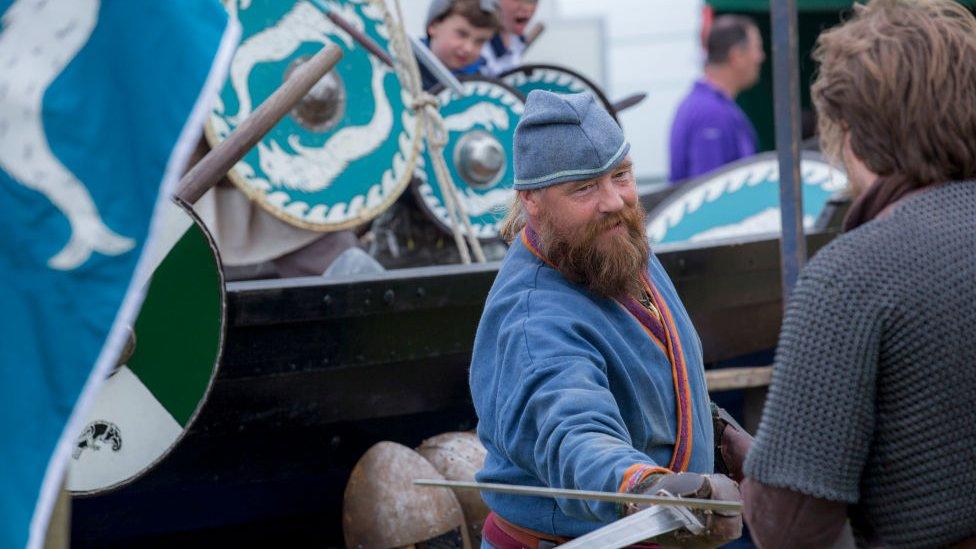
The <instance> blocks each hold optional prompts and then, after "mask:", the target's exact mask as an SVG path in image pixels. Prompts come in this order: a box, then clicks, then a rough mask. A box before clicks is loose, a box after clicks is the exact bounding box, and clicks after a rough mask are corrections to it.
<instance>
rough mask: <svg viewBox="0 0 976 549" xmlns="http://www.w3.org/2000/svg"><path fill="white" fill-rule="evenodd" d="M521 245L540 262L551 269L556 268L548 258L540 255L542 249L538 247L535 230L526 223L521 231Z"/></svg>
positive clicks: (537, 235) (537, 234)
mask: <svg viewBox="0 0 976 549" xmlns="http://www.w3.org/2000/svg"><path fill="white" fill-rule="evenodd" d="M522 244H524V245H525V247H526V248H528V249H529V251H530V252H532V255H534V256H536V257H538V258H539V260H540V261H542V262H543V263H545V264H546V265H549V266H550V267H552V268H553V269H555V268H556V265H555V264H554V263H553V262H551V261H549V258H547V257H546V256H544V255H542V247H541V246H540V245H539V233H537V232H535V229H533V228H532V225H531V224H529V223H526V224H525V228H523V229H522Z"/></svg>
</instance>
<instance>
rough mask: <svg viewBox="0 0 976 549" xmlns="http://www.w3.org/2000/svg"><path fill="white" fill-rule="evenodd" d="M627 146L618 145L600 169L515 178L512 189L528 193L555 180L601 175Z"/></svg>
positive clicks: (552, 183) (619, 156)
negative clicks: (530, 177)
mask: <svg viewBox="0 0 976 549" xmlns="http://www.w3.org/2000/svg"><path fill="white" fill-rule="evenodd" d="M629 146H630V144H629V143H627V141H626V140H625V141H624V142H623V143H621V144H620V148H618V149H617V152H615V153H613V156H611V157H610V159H609V160H607V161H606V163H605V164H603V165H602V166H600V167H597V168H586V169H582V170H562V171H559V172H555V173H550V174H546V175H542V176H539V177H533V178H532V179H519V178H517V177H516V178H515V183H514V185H513V187H514V188H515V190H517V191H528V190H532V189H538V188H541V187H546V186H548V185H554V184H556V183H558V181H556V180H557V179H562V178H564V177H571V178H573V179H588V178H589V177H593V176H596V175H599V174H602V173H603V172H605V171H607V170H609V169H610V167H611V166H613V165H614V163H615V162H618V161H620V159H621V158H622V157H623V156H624V154H625V153H626V152H627V150H628V147H629Z"/></svg>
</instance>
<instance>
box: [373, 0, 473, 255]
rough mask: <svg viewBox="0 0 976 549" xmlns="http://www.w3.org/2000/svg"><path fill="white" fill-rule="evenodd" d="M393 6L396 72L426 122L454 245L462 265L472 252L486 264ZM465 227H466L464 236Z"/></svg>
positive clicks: (439, 122) (436, 114)
mask: <svg viewBox="0 0 976 549" xmlns="http://www.w3.org/2000/svg"><path fill="white" fill-rule="evenodd" d="M393 2H394V5H395V6H396V10H397V18H398V20H397V21H394V20H393V18H392V16H391V15H390V10H388V9H386V5H385V3H384V5H383V10H382V11H383V19H384V21H385V23H386V27H387V29H389V31H390V44H391V46H392V47H393V51H394V53H395V54H396V55H395V57H396V65H397V68H396V71H397V74H398V75H399V76H400V81H401V82H403V83H404V84H405V85H406V87H407V90H408V91H409V93H410V96H411V97H413V102H412V104H411V108H412V109H413V110H414V112H415V113H416V114H417V115H418V116H420V117H421V118H422V119H423V125H424V132H425V135H426V137H427V146H428V148H429V149H430V157H431V160H433V163H434V175H435V177H436V179H437V186H438V187H439V188H440V190H441V194H442V195H444V208H445V209H446V210H447V217H448V220H449V221H450V224H451V233H452V234H453V236H454V243H455V245H456V246H457V249H458V253H459V254H460V255H461V262H462V263H466V264H467V263H471V253H472V252H473V253H474V257H475V260H476V261H477V262H479V263H484V262H485V253H484V251H483V250H482V249H481V242H479V241H478V237H477V235H475V233H474V228H473V227H472V226H471V219H470V218H469V217H468V214H467V211H466V210H465V207H464V201H463V200H462V198H461V194H460V192H459V191H458V189H457V186H456V185H454V180H453V179H452V178H451V172H450V171H449V170H448V168H447V162H446V161H445V160H444V147H445V146H446V145H447V141H448V133H447V128H446V127H445V126H444V118H443V117H441V113H440V110H439V107H440V103H439V102H438V101H437V98H436V97H434V96H433V95H431V94H429V93H427V92H426V91H424V89H423V86H422V85H421V80H420V69H419V68H418V67H417V60H416V58H414V56H413V50H412V49H411V48H410V44H409V42H408V41H407V36H406V31H404V28H403V11H402V10H401V8H400V0H393ZM462 226H463V227H464V234H463V235H462V232H461V227H462ZM465 237H467V242H465ZM469 246H470V250H469Z"/></svg>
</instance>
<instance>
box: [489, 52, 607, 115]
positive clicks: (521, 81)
mask: <svg viewBox="0 0 976 549" xmlns="http://www.w3.org/2000/svg"><path fill="white" fill-rule="evenodd" d="M498 78H499V80H501V81H502V82H504V83H506V84H508V85H509V86H511V87H513V88H515V89H516V90H518V91H519V92H521V93H522V95H524V96H526V97H527V96H528V95H529V92H530V91H532V90H546V91H551V92H553V93H582V92H589V93H591V94H593V97H596V99H597V100H598V101H599V102H600V103H601V104H602V105H603V106H604V107H606V109H607V112H609V113H610V114H611V115H612V116H613V117H614V119H616V118H617V111H616V110H614V108H613V105H612V104H611V103H610V101H609V100H607V96H605V95H603V91H601V90H600V88H599V86H597V85H596V84H594V83H593V82H591V81H590V80H589V79H588V78H586V77H585V76H583V75H582V74H580V73H578V72H575V71H572V70H570V69H567V68H565V67H559V66H556V65H522V66H519V67H515V68H512V69H509V70H507V71H505V72H503V73H501V74H499V75H498Z"/></svg>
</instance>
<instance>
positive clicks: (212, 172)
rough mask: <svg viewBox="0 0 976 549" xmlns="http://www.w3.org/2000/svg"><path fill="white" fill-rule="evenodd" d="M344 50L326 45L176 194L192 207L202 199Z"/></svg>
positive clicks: (192, 173)
mask: <svg viewBox="0 0 976 549" xmlns="http://www.w3.org/2000/svg"><path fill="white" fill-rule="evenodd" d="M341 58H342V50H341V49H339V46H336V45H335V44H329V45H328V46H325V47H324V48H322V49H321V50H319V52H318V53H316V54H315V56H313V57H312V58H311V59H309V60H308V62H306V63H304V64H302V66H301V67H299V68H298V69H296V70H295V71H294V72H293V73H292V75H291V77H290V78H288V80H286V81H285V83H283V84H282V85H281V86H280V87H279V88H278V89H277V90H275V92H274V93H273V94H271V97H268V98H267V99H266V100H265V101H264V102H263V103H261V106H260V107H258V108H257V109H255V111H254V112H253V113H251V115H250V116H248V117H247V118H246V119H244V122H242V123H241V125H240V126H238V127H237V128H236V129H235V130H234V131H232V132H231V133H230V135H228V136H227V139H225V140H224V141H223V142H221V143H220V144H219V145H217V146H216V147H214V148H213V150H211V151H210V152H209V153H207V155H206V156H204V157H203V158H202V159H201V160H200V162H197V164H196V165H195V166H193V169H191V170H190V171H189V172H187V174H186V175H184V176H183V179H181V180H180V183H179V185H178V186H177V188H176V192H175V193H173V194H174V195H175V196H176V197H178V198H180V199H182V200H183V201H184V202H186V203H188V204H193V203H195V202H196V201H197V200H199V199H200V197H201V196H203V195H204V193H206V192H207V191H208V190H209V189H210V188H211V187H213V186H214V185H216V184H217V182H218V181H220V179H221V178H223V177H224V176H225V175H226V174H227V172H228V171H230V169H231V168H232V167H234V164H237V162H238V161H240V159H241V158H244V155H246V154H247V152H248V151H250V150H251V148H252V147H254V145H256V144H257V142H258V141H260V140H261V138H262V137H264V136H265V135H266V134H267V133H268V132H269V131H271V128H273V127H274V126H275V124H277V123H278V122H279V121H280V120H281V119H282V118H284V117H285V115H286V114H288V112H289V111H291V110H292V108H294V107H295V105H296V104H297V103H298V102H299V101H300V100H301V99H302V98H303V97H305V94H307V93H308V91H309V90H311V89H312V86H314V85H315V83H316V82H318V81H319V80H321V79H322V77H323V76H325V75H326V73H328V72H329V71H330V70H332V68H333V67H335V65H336V63H338V62H339V59H341Z"/></svg>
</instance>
